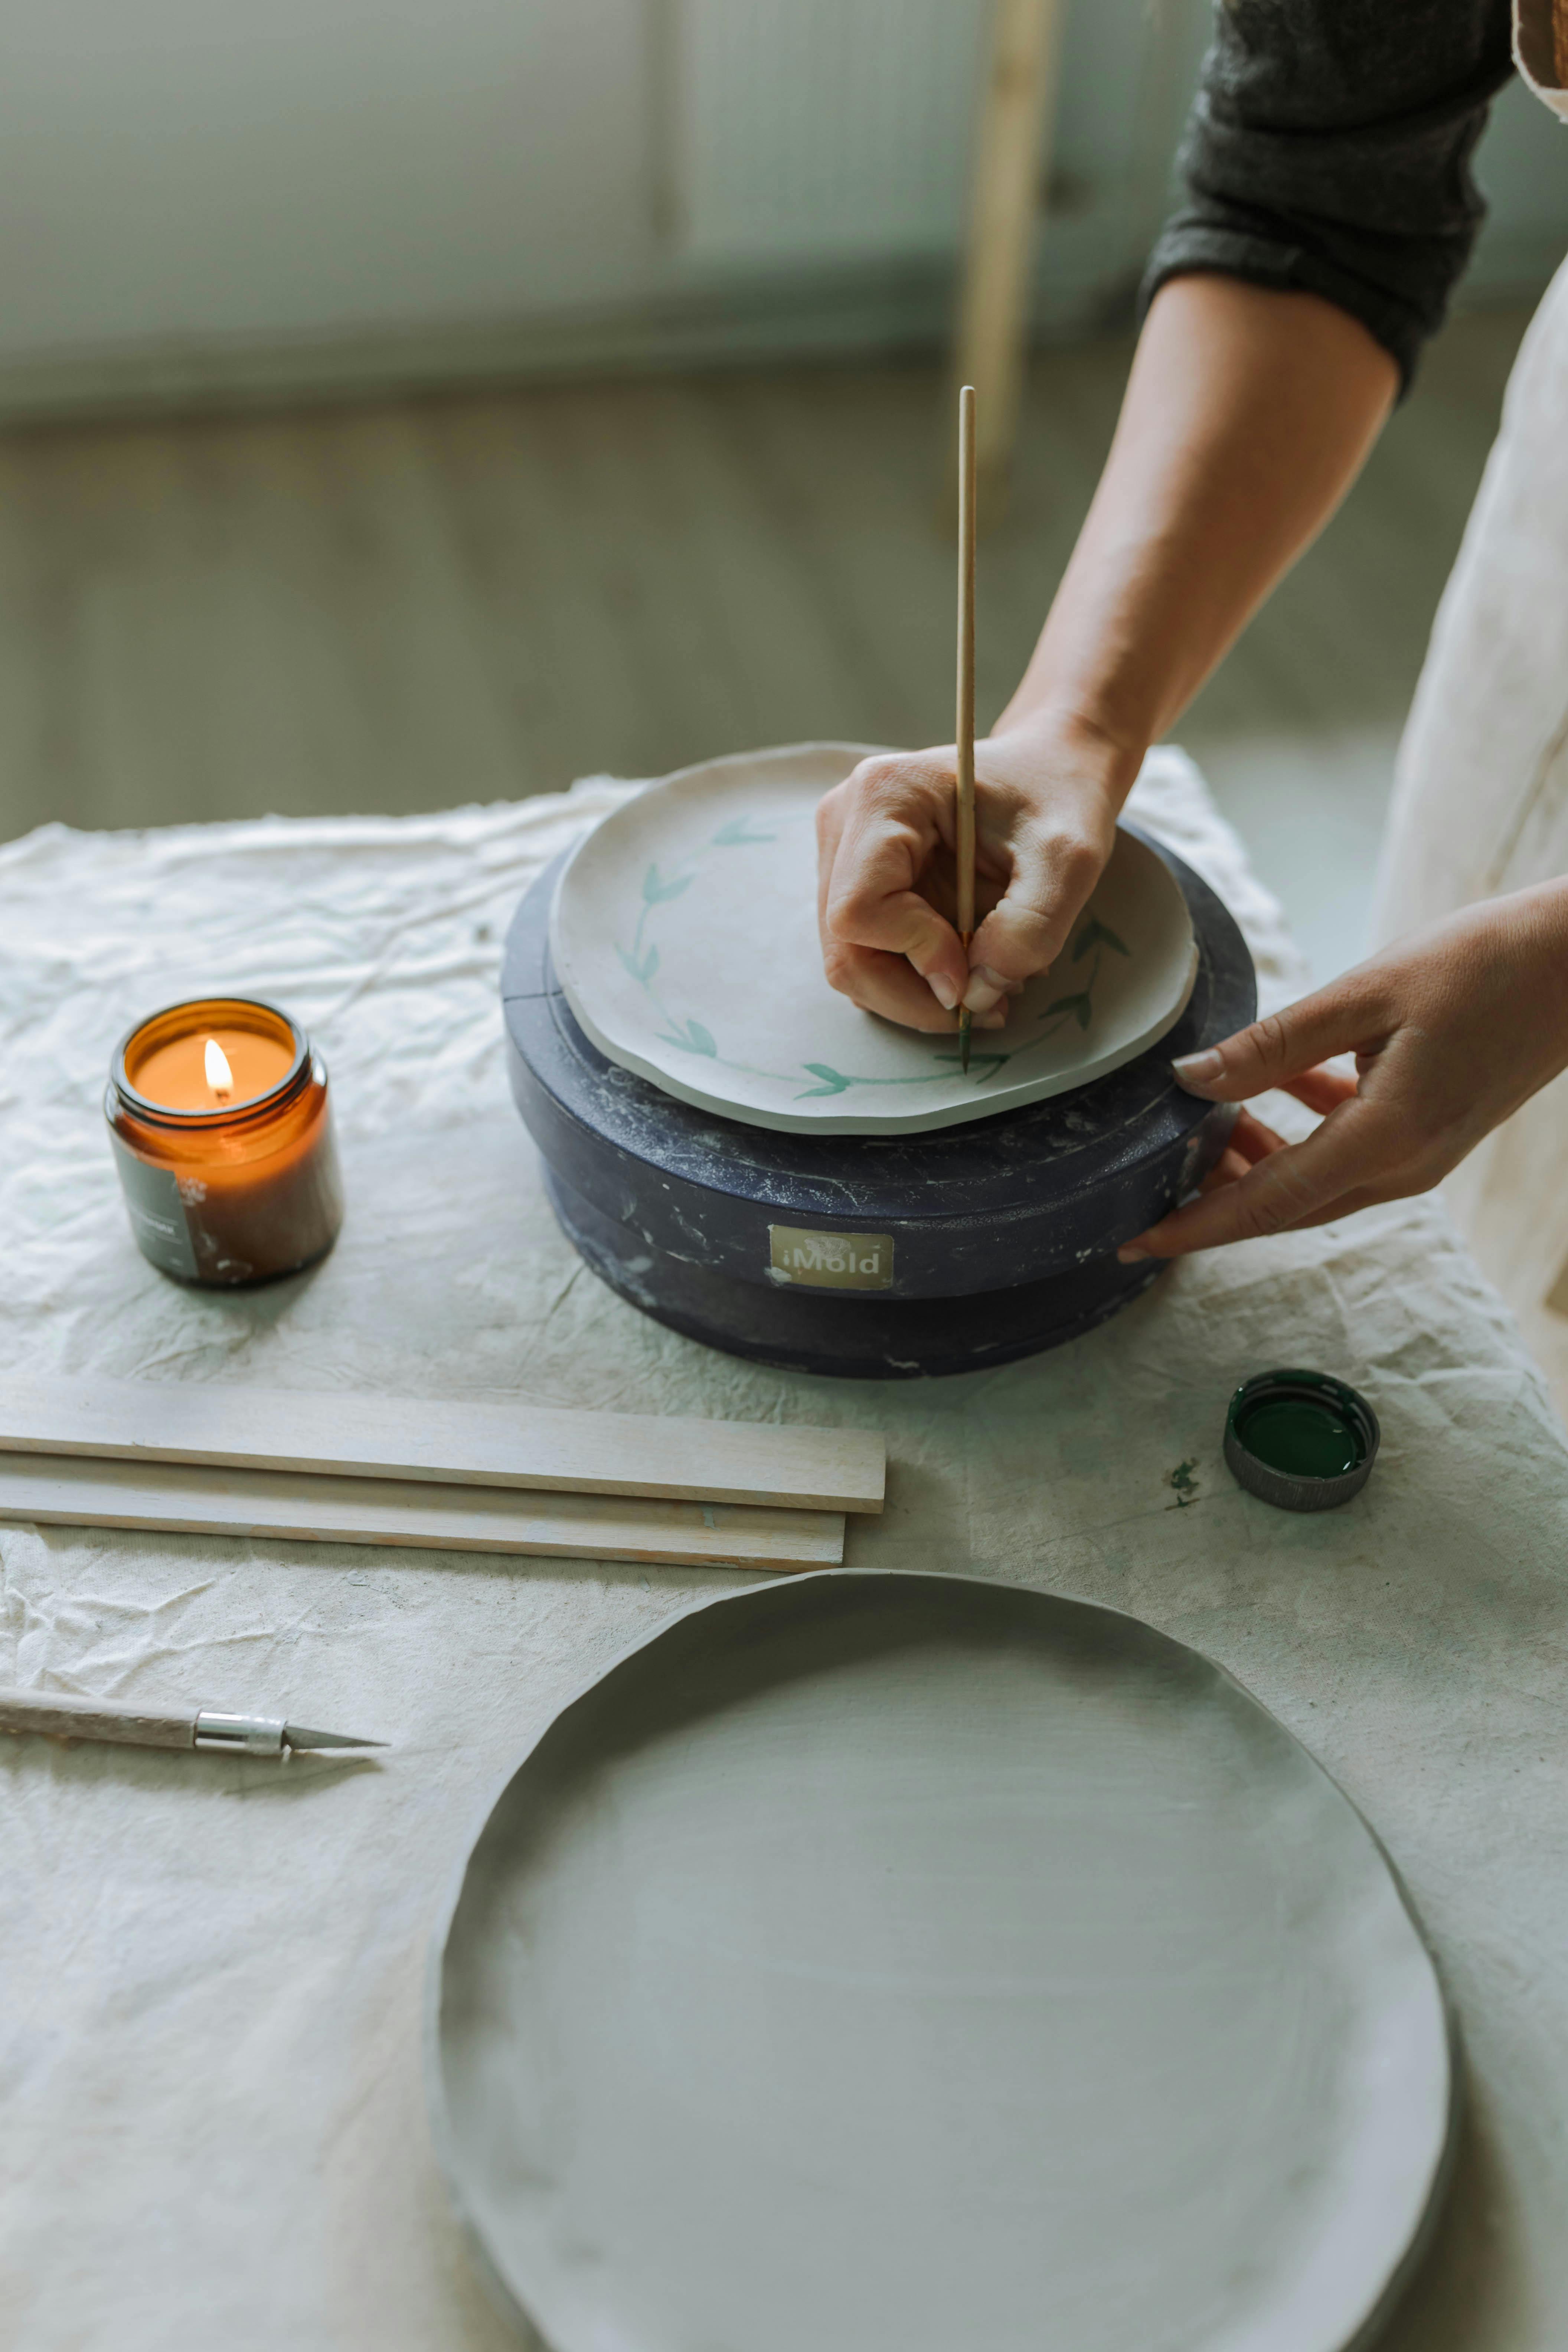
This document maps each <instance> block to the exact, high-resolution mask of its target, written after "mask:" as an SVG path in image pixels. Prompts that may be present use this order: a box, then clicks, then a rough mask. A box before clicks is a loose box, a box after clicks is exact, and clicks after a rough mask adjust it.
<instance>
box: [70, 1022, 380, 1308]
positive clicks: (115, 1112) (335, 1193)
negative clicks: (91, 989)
mask: <svg viewBox="0 0 1568 2352" xmlns="http://www.w3.org/2000/svg"><path fill="white" fill-rule="evenodd" d="M103 1112H104V1117H105V1118H107V1120H108V1121H109V1134H110V1142H111V1143H112V1145H113V1147H114V1157H115V1160H116V1162H117V1164H118V1166H119V1169H120V1181H121V1186H122V1187H123V1189H124V1192H125V1205H126V1207H127V1208H128V1209H129V1210H130V1212H131V1226H132V1232H133V1233H134V1234H135V1236H136V1240H137V1244H138V1245H139V1247H140V1249H141V1251H142V1255H143V1257H147V1258H151V1260H152V1262H153V1265H155V1266H159V1267H161V1268H162V1270H163V1273H165V1274H173V1275H178V1276H180V1277H181V1279H182V1280H183V1281H185V1282H199V1283H206V1284H210V1285H213V1286H219V1287H227V1286H232V1285H233V1284H236V1283H243V1282H268V1281H270V1280H272V1278H273V1277H274V1276H277V1275H281V1274H295V1273H298V1271H299V1269H300V1267H301V1266H304V1265H310V1264H311V1263H312V1261H313V1260H314V1259H316V1258H319V1257H322V1256H324V1255H325V1254H326V1252H327V1251H328V1250H330V1249H331V1245H332V1244H333V1242H334V1241H335V1240H336V1238H337V1233H338V1227H339V1226H340V1225H341V1224H342V1220H343V1202H342V1185H341V1183H340V1181H339V1178H338V1162H337V1154H336V1151H335V1150H334V1149H333V1146H332V1130H331V1113H330V1110H329V1107H328V1102H327V1073H326V1069H325V1067H324V1066H323V1064H322V1062H321V1057H320V1056H319V1055H317V1054H315V1053H313V1052H312V1051H311V1047H310V1039H309V1038H308V1037H307V1036H306V1035H305V1034H304V1031H303V1030H302V1029H300V1028H299V1027H298V1026H297V1025H296V1024H295V1023H294V1022H292V1021H290V1020H289V1015H288V1014H287V1013H279V1011H278V1009H277V1007H276V1006H275V1005H271V1004H259V1003H254V1002H253V1001H251V1000H250V999H248V998H245V997H237V996H234V997H230V996H221V997H211V998H208V999H205V1000H204V1001H203V1002H201V1003H193V1004H171V1005H170V1006H169V1007H168V1008H167V1010H166V1011H164V1012H163V1013H153V1016H152V1018H151V1020H148V1021H142V1022H139V1023H138V1024H137V1025H136V1027H135V1028H134V1029H132V1031H131V1032H130V1033H129V1034H128V1035H127V1036H125V1037H123V1038H122V1039H121V1043H120V1046H119V1048H118V1050H117V1052H116V1054H115V1056H114V1061H113V1064H112V1066H111V1067H110V1075H109V1091H108V1093H107V1095H106V1096H105V1097H104V1104H103Z"/></svg>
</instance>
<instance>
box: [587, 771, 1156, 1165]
mask: <svg viewBox="0 0 1568 2352" xmlns="http://www.w3.org/2000/svg"><path fill="white" fill-rule="evenodd" d="M856 756H857V754H856V753H855V751H853V750H852V749H850V750H846V749H844V748H843V747H838V746H833V745H826V744H823V745H801V746H797V747H795V748H793V749H786V750H783V751H764V752H753V753H749V754H747V755H745V756H743V757H742V758H737V759H731V760H715V761H710V762H708V763H707V764H706V765H705V766H703V767H700V768H695V769H688V770H685V771H683V772H681V773H679V774H677V775H674V776H668V777H666V778H665V779H664V781H663V782H660V783H657V784H653V785H650V786H649V787H648V788H647V790H646V791H645V792H642V793H639V794H638V795H637V798H636V799H635V800H632V801H628V802H627V803H626V805H625V806H624V807H622V808H620V809H617V810H616V811H615V813H614V814H611V815H610V816H607V817H605V819H604V821H603V822H602V823H601V824H599V825H598V826H596V827H595V830H594V831H593V832H592V833H591V834H589V835H587V836H586V838H585V839H584V841H582V842H581V843H580V844H579V845H578V846H577V848H576V850H575V851H574V853H573V856H572V857H571V859H570V860H569V862H568V864H567V866H566V867H565V870H564V872H563V875H562V877H561V881H560V884H559V887H558V888H557V891H556V897H555V903H554V907H553V908H552V918H551V952H552V956H553V959H554V963H555V969H556V971H557V973H558V974H559V976H560V981H561V985H562V988H563V991H564V992H565V996H566V1001H567V1003H569V1004H570V1005H571V1007H572V1010H573V1013H574V1014H575V1016H576V1018H577V1020H578V1022H579V1023H580V1024H581V1025H582V1027H583V1029H584V1031H585V1033H586V1034H587V1035H588V1036H589V1037H591V1038H592V1039H593V1041H594V1043H595V1045H597V1046H598V1047H599V1049H600V1051H601V1052H602V1053H604V1054H606V1055H608V1056H609V1058H610V1059H611V1061H613V1062H616V1063H618V1064H619V1065H620V1066H621V1067H622V1068H623V1069H628V1070H635V1071H637V1073H638V1075H639V1076H643V1077H645V1078H649V1079H651V1080H652V1081H653V1083H654V1084H655V1085H656V1086H658V1087H663V1088H665V1090H666V1091H667V1092H668V1093H670V1094H672V1095H675V1096H676V1097H679V1099H680V1100H681V1101H683V1102H689V1103H693V1104H695V1105H696V1106H697V1107H698V1108H700V1109H703V1110H710V1111H715V1112H717V1113H718V1114H719V1115H720V1116H721V1117H723V1118H735V1119H740V1120H742V1121H743V1122H744V1123H745V1124H746V1125H748V1126H753V1127H764V1128H772V1129H776V1130H780V1131H783V1132H784V1133H793V1134H803V1133H813V1132H815V1133H817V1134H825V1135H916V1134H921V1133H925V1132H927V1131H929V1130H931V1129H938V1128H944V1127H952V1126H956V1125H959V1124H961V1123H963V1122H964V1121H966V1120H973V1119H976V1118H991V1117H994V1115H995V1113H997V1112H998V1111H1003V1110H1008V1109H1011V1108H1015V1107H1016V1106H1017V1105H1019V1104H1022V1103H1030V1102H1039V1101H1043V1100H1045V1099H1046V1098H1047V1097H1050V1096H1052V1095H1058V1094H1065V1093H1067V1092H1068V1091H1069V1090H1070V1089H1072V1088H1074V1087H1081V1086H1085V1085H1087V1084H1089V1082H1090V1081H1091V1080H1092V1079H1094V1078H1097V1077H1101V1076H1104V1075H1105V1074H1106V1073H1107V1072H1108V1071H1110V1070H1115V1069H1120V1068H1121V1066H1122V1065H1123V1064H1124V1063H1127V1062H1130V1061H1132V1060H1133V1059H1134V1058H1135V1057H1136V1056H1137V1055H1140V1054H1142V1053H1145V1052H1147V1050H1148V1049H1149V1047H1150V1046H1151V1045H1154V1044H1155V1043H1156V1042H1157V1041H1158V1040H1159V1039H1160V1038H1161V1037H1163V1036H1164V1035H1165V1034H1166V1033H1167V1031H1169V1030H1170V1029H1172V1028H1173V1026H1174V1025H1175V1024H1176V1022H1177V1021H1178V1020H1179V1019H1180V1018H1181V1015H1182V1013H1183V1010H1184V1007H1185V1005H1186V1003H1187V1000H1188V998H1189V997H1190V996H1191V994H1192V991H1193V982H1194V977H1195V975H1196V972H1197V947H1196V943H1195V941H1194V937H1193V926H1192V920H1191V918H1190V916H1189V914H1188V912H1187V907H1186V902H1185V900H1184V898H1183V896H1182V893H1181V890H1180V888H1179V887H1178V886H1177V884H1176V882H1175V880H1174V878H1173V876H1172V874H1171V871H1170V869H1169V867H1168V866H1165V865H1164V863H1163V861H1162V859H1161V858H1160V857H1159V856H1156V854H1155V852H1154V851H1153V850H1152V849H1151V848H1150V847H1149V846H1148V845H1147V844H1146V843H1144V842H1142V841H1141V840H1139V839H1138V837H1137V836H1136V835H1133V834H1130V833H1126V832H1120V831H1119V833H1118V835H1117V838H1116V846H1115V849H1114V852H1113V854H1112V856H1111V859H1110V864H1109V866H1107V868H1106V871H1105V873H1104V875H1103V876H1102V877H1101V878H1100V883H1099V884H1098V886H1097V887H1096V889H1095V892H1094V895H1093V897H1092V898H1091V899H1090V901H1089V905H1088V907H1086V908H1085V909H1084V911H1083V913H1082V914H1081V915H1080V916H1079V919H1078V921H1077V922H1076V924H1075V925H1074V927H1073V930H1072V934H1071V936H1070V938H1069V939H1068V943H1067V946H1066V947H1065V948H1064V949H1063V950H1062V953H1061V954H1060V956H1058V959H1057V961H1056V962H1055V963H1054V964H1052V966H1051V967H1050V969H1049V971H1046V972H1043V973H1041V974H1040V975H1039V976H1038V977H1037V979H1035V980H1033V981H1031V982H1029V984H1028V986H1027V987H1026V989H1025V991H1024V992H1023V994H1022V996H1021V997H1020V998H1018V999H1017V1000H1016V1004H1015V1005H1014V1008H1013V1010H1012V1012H1011V1013H1010V1015H1009V1018H1008V1022H1007V1025H1006V1026H1005V1028H1004V1029H999V1030H980V1029H977V1030H976V1031H975V1032H974V1034H973V1051H972V1055H971V1059H970V1067H969V1070H968V1072H967V1074H966V1073H965V1072H964V1071H963V1069H962V1068H961V1066H960V1063H959V1058H958V1043H957V1037H956V1034H950V1035H941V1034H938V1035H924V1034H920V1033H918V1032H916V1031H914V1030H910V1029H903V1028H900V1027H899V1026H897V1025H896V1024H893V1023H892V1022H889V1021H883V1020H880V1019H879V1018H878V1017H877V1016H876V1015H875V1014H873V1013H864V1012H862V1011H860V1010H859V1008H858V1006H856V1005H854V1004H852V1003H850V1002H849V1000H848V998H847V997H846V996H842V995H840V994H839V993H838V992H837V991H836V990H835V989H833V988H831V987H830V986H829V984H828V982H827V981H826V977H825V976H824V973H823V970H822V956H821V950H820V947H819V945H818V941H817V931H816V835H815V828H814V822H813V820H814V816H815V812H816V803H817V802H818V801H819V800H820V799H821V797H822V794H823V793H825V792H826V791H827V790H828V788H829V787H830V786H831V785H833V784H836V783H839V782H842V781H843V779H844V777H845V776H847V774H848V772H849V771H850V769H851V768H852V767H853V766H854V765H855V761H856Z"/></svg>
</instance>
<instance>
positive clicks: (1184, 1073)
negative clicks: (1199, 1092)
mask: <svg viewBox="0 0 1568 2352" xmlns="http://www.w3.org/2000/svg"><path fill="white" fill-rule="evenodd" d="M1171 1068H1172V1070H1173V1073H1174V1076H1175V1080H1176V1084H1177V1085H1178V1086H1180V1087H1186V1086H1194V1087H1212V1086H1213V1084H1214V1082H1215V1079H1216V1078H1218V1077H1222V1076H1224V1074H1225V1057H1224V1055H1221V1054H1216V1053H1215V1051H1214V1050H1213V1048H1212V1047H1211V1048H1210V1050H1209V1051H1208V1052H1207V1053H1206V1054H1183V1055H1181V1056H1180V1057H1179V1058H1178V1059H1177V1060H1176V1061H1174V1062H1173V1063H1172V1065H1171Z"/></svg>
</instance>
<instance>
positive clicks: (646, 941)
mask: <svg viewBox="0 0 1568 2352" xmlns="http://www.w3.org/2000/svg"><path fill="white" fill-rule="evenodd" d="M771 821H772V822H781V821H782V822H784V823H788V822H790V819H789V818H788V817H785V818H784V819H782V820H771ZM777 838H778V835H777V834H776V833H769V832H764V831H763V830H761V829H760V828H758V827H756V826H754V825H753V824H752V822H751V820H750V819H748V818H746V817H735V818H733V819H731V822H730V823H729V824H725V825H721V827H720V829H719V831H718V832H717V833H716V834H714V835H712V836H711V838H710V840H709V841H708V842H706V843H705V844H704V845H703V847H702V848H701V849H700V850H699V851H698V852H697V853H696V855H695V856H693V857H692V858H690V859H689V861H688V863H687V865H686V866H685V868H684V870H683V871H681V872H679V873H676V874H663V873H661V872H660V871H659V868H658V865H657V864H655V865H651V866H649V867H648V869H647V873H646V874H645V875H644V876H643V880H642V892H641V904H640V907H639V908H638V912H637V927H636V929H635V930H634V931H633V933H632V939H631V944H630V946H629V947H624V946H621V945H619V944H617V945H616V955H617V956H618V957H619V959H620V961H621V963H622V965H623V966H624V967H625V969H626V971H627V972H628V973H629V974H630V975H631V977H632V979H633V980H635V981H636V982H637V985H638V987H639V988H641V989H642V990H643V991H644V992H645V994H646V995H647V1000H648V1002H649V1003H650V1004H651V1005H652V1007H653V1009H654V1011H655V1013H657V1014H658V1018H659V1020H660V1021H661V1022H663V1024H664V1027H663V1028H662V1029H661V1030H660V1031H659V1033H658V1034H659V1037H660V1039H661V1041H662V1042H663V1043H664V1044H665V1045H674V1046H676V1047H677V1048H679V1051H680V1052H681V1053H683V1054H692V1055H700V1056H702V1057H703V1058H705V1059H706V1060H709V1061H711V1062H713V1063H715V1064H717V1066H719V1067H720V1068H721V1069H725V1070H736V1071H740V1072H742V1073H743V1074H744V1075H745V1076H748V1077H755V1078H769V1079H772V1080H773V1082H774V1083H775V1084H777V1085H780V1086H793V1087H796V1088H797V1092H796V1094H795V1101H796V1102H809V1101H811V1100H812V1099H814V1098H815V1097H822V1096H825V1095H843V1094H847V1093H849V1092H850V1090H851V1089H852V1088H854V1087H922V1086H939V1085H942V1084H951V1082H952V1078H953V1076H955V1074H956V1073H957V1072H958V1070H959V1068H960V1066H961V1065H960V1061H959V1056H958V1054H957V1052H956V1051H954V1052H952V1053H943V1052H939V1051H937V1050H936V1049H935V1048H933V1049H932V1050H931V1054H930V1055H929V1059H930V1060H931V1062H932V1063H933V1064H934V1065H935V1066H934V1067H933V1068H932V1069H931V1070H929V1071H926V1072H921V1073H917V1072H910V1074H909V1075H908V1076H902V1077H873V1076H864V1075H861V1074H858V1073H857V1072H855V1071H853V1070H837V1069H835V1068H834V1066H833V1065H832V1064H831V1063H830V1062H802V1063H801V1064H799V1065H798V1066H796V1067H795V1068H794V1069H789V1070H763V1069H759V1068H758V1067H757V1066H756V1064H755V1063H753V1062H738V1061H733V1060H731V1059H730V1057H729V1056H728V1055H725V1054H724V1053H723V1052H722V1051H721V1047H720V1044H719V1040H718V1039H717V1038H716V1037H715V1036H714V1034H713V1033H712V1031H711V1030H710V1029H709V1028H708V1027H707V1026H706V1025H705V1024H703V1023H702V1022H700V1021H698V1020H696V1019H694V1018H693V1017H692V1016H691V1015H690V1014H684V1015H683V1014H680V1013H675V1012H673V1011H672V1010H671V1009H670V1007H669V1005H668V1003H666V1002H665V999H664V996H663V994H662V992H661V991H660V989H659V986H658V977H659V951H658V941H657V940H654V939H652V938H650V937H649V932H650V929H652V928H653V927H654V923H655V918H656V915H657V910H658V908H661V907H666V906H668V905H669V904H670V903H671V902H672V901H673V900H674V899H677V898H680V897H681V896H682V895H683V894H684V893H685V892H686V891H687V890H688V889H689V887H690V886H691V884H692V883H693V882H695V881H696V880H697V878H698V876H699V875H700V873H701V871H702V868H703V866H704V864H705V863H706V860H707V856H708V853H709V852H710V851H712V850H724V849H753V848H760V847H762V846H763V845H765V844H766V843H768V842H771V841H775V840H776V839H777ZM1107 954H1111V955H1119V956H1126V955H1130V954H1131V949H1130V948H1128V947H1127V945H1126V944H1125V942H1124V941H1123V940H1120V939H1119V938H1118V937H1117V935H1116V933H1115V932H1114V931H1113V930H1112V929H1111V928H1110V924H1109V923H1107V922H1104V921H1102V920H1101V919H1100V917H1099V916H1098V915H1097V914H1096V913H1095V912H1094V910H1093V908H1092V907H1091V908H1089V909H1088V911H1087V912H1086V914H1085V916H1084V919H1083V921H1082V923H1081V924H1080V925H1079V929H1078V931H1077V932H1076V934H1075V935H1074V937H1073V940H1072V941H1071V944H1070V946H1069V948H1068V963H1069V965H1070V966H1073V967H1079V966H1083V967H1084V969H1083V970H1082V971H1076V970H1075V971H1074V978H1075V979H1076V981H1077V983H1078V984H1077V985H1076V986H1075V987H1073V988H1071V989H1070V990H1068V992H1067V993H1065V994H1064V995H1061V996H1058V997H1055V998H1053V1000H1052V1002H1051V1003H1049V1004H1047V1006H1046V1008H1045V1010H1044V1011H1043V1012H1042V1013H1041V1014H1040V1016H1039V1017H1040V1024H1041V1025H1040V1027H1039V1028H1038V1029H1037V1032H1036V1034H1034V1036H1032V1037H1031V1038H1029V1039H1028V1040H1027V1042H1026V1044H1024V1045H1015V1046H1012V1047H1010V1048H1009V1050H1008V1051H1007V1052H1005V1053H989V1054H988V1053H984V1052H983V1051H975V1052H973V1053H972V1054H971V1055H970V1060H969V1074H970V1076H971V1077H972V1079H973V1082H974V1084H975V1086H976V1087H983V1086H985V1085H988V1084H989V1083H990V1082H991V1081H992V1080H993V1079H994V1078H995V1077H996V1076H999V1074H1000V1073H1001V1072H1002V1071H1003V1070H1005V1069H1006V1068H1008V1067H1009V1066H1011V1065H1012V1064H1014V1063H1016V1062H1022V1061H1025V1060H1026V1059H1027V1057H1028V1056H1029V1055H1031V1054H1037V1053H1038V1052H1039V1051H1040V1049H1041V1047H1042V1046H1045V1045H1049V1043H1050V1042H1051V1040H1052V1038H1053V1037H1056V1036H1058V1035H1059V1034H1060V1033H1061V1031H1062V1030H1063V1029H1065V1028H1066V1027H1068V1024H1070V1023H1073V1022H1076V1023H1077V1024H1078V1026H1079V1028H1080V1029H1085V1030H1086V1029H1088V1027H1089V1024H1090V1022H1091V1021H1092V1020H1093V1018H1094V993H1095V987H1096V983H1097V982H1098V981H1099V978H1100V967H1101V964H1102V962H1103V960H1104V958H1105V956H1106V955H1107ZM803 1076H805V1077H808V1078H810V1079H812V1080H813V1081H814V1083H813V1084H812V1085H810V1086H804V1087H803V1086H801V1084H800V1081H801V1078H802V1077H803Z"/></svg>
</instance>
